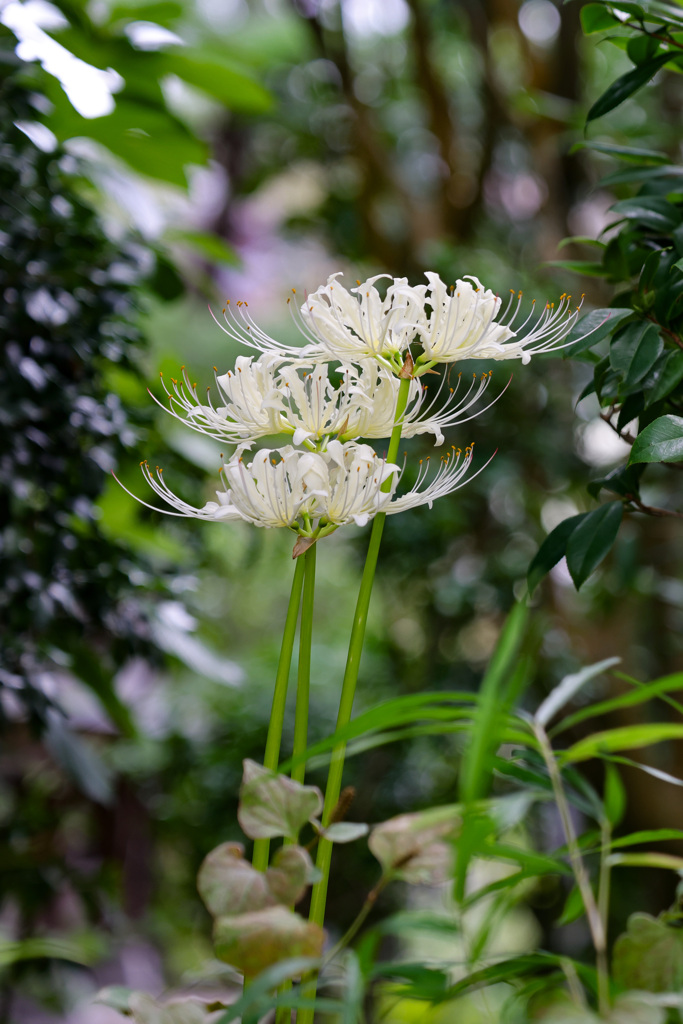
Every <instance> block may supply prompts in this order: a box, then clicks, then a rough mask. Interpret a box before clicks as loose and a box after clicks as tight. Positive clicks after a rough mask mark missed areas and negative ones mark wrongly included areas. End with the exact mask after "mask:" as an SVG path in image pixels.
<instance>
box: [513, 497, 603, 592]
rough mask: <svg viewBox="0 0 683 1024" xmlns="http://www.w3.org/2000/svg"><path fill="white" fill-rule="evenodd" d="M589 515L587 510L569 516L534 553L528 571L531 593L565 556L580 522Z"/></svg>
mask: <svg viewBox="0 0 683 1024" xmlns="http://www.w3.org/2000/svg"><path fill="white" fill-rule="evenodd" d="M587 515H588V513H587V512H582V513H580V514H579V515H577V516H569V518H568V519H563V520H562V522H561V523H559V525H558V526H556V527H555V529H554V530H551V532H550V533H549V534H548V536H547V537H546V539H545V540H544V541H543V543H542V544H541V546H540V548H539V549H538V551H537V552H536V554H535V555H534V557H533V559H532V562H531V565H530V566H529V571H528V573H527V585H528V587H529V593H530V594H533V592H534V590H535V589H536V587H537V586H538V584H539V583H540V582H541V580H542V579H543V577H544V576H545V575H546V574H547V573H549V572H550V570H551V569H552V568H553V566H554V565H557V563H558V562H559V561H560V559H561V558H564V555H565V551H566V549H567V541H568V540H569V538H570V536H571V534H572V533H573V532H574V530H575V529H576V528H577V526H578V525H579V523H580V522H581V521H582V520H583V519H585V518H586V516H587Z"/></svg>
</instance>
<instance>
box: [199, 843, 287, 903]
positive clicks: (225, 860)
mask: <svg viewBox="0 0 683 1024" xmlns="http://www.w3.org/2000/svg"><path fill="white" fill-rule="evenodd" d="M292 849H294V847H292ZM197 889H198V890H199V895H200V896H201V898H202V900H203V902H204V904H205V905H206V908H207V910H208V911H209V913H210V914H211V915H212V916H213V917H221V916H223V915H225V914H242V913H245V912H246V911H250V910H263V908H264V907H273V906H275V904H276V903H277V902H278V901H277V900H276V899H275V898H274V896H273V894H272V893H271V891H270V889H269V887H268V882H267V880H266V875H265V874H264V873H263V872H262V871H257V870H256V869H255V868H253V867H252V866H251V864H250V863H249V862H248V861H246V860H245V859H244V847H243V846H242V845H241V843H223V844H222V845H221V846H217V847H216V849H215V850H211V852H210V853H209V854H207V856H206V857H205V858H204V860H203V862H202V865H201V867H200V869H199V874H198V876H197Z"/></svg>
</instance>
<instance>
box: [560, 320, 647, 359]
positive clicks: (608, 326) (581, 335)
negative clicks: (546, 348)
mask: <svg viewBox="0 0 683 1024" xmlns="http://www.w3.org/2000/svg"><path fill="white" fill-rule="evenodd" d="M632 315H633V310H631V309H593V310H591V312H590V313H587V314H586V315H585V316H584V317H582V318H581V319H580V320H579V322H578V323H577V324H575V325H574V327H572V329H571V331H570V332H569V334H568V335H567V337H566V339H565V349H564V354H565V357H566V358H570V359H571V357H572V356H575V355H576V354H577V353H578V352H583V351H584V349H587V348H591V347H592V346H593V345H595V344H597V342H599V341H602V339H603V338H606V337H607V335H608V334H611V333H612V331H613V330H614V329H615V327H616V326H617V325H618V324H619V323H621V321H622V320H624V319H625V318H626V317H627V316H632Z"/></svg>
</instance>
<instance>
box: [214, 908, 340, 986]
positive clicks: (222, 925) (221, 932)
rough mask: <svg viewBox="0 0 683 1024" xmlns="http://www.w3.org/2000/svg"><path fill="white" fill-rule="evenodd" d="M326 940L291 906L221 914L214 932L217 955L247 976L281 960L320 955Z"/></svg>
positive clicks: (317, 928) (319, 929)
mask: <svg viewBox="0 0 683 1024" xmlns="http://www.w3.org/2000/svg"><path fill="white" fill-rule="evenodd" d="M324 939H325V933H324V932H323V930H322V928H320V927H319V926H318V925H317V924H313V923H311V922H309V921H305V920H304V919H303V917H300V916H299V914H295V913H294V911H293V910H288V909H287V907H269V908H267V909H266V910H256V911H253V912H252V913H249V914H238V915H237V916H234V917H220V918H219V919H218V920H217V921H216V927H215V931H214V943H215V947H216V956H217V957H218V958H219V960H223V961H224V962H225V963H228V964H231V965H232V966H233V967H235V968H236V969H237V970H238V971H242V973H243V974H244V975H245V977H247V978H253V977H254V976H255V975H257V974H259V973H260V971H262V970H264V969H265V968H266V967H270V966H271V965H272V964H276V963H278V962H279V961H280V960H290V959H291V958H292V957H299V956H311V957H319V956H320V954H321V953H322V948H323V941H324Z"/></svg>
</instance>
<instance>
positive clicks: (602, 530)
mask: <svg viewBox="0 0 683 1024" xmlns="http://www.w3.org/2000/svg"><path fill="white" fill-rule="evenodd" d="M623 512H624V506H623V504H622V502H620V501H610V502H608V503H607V504H606V505H601V506H600V508H596V509H595V511H593V512H588V513H587V514H586V516H585V517H584V519H583V520H582V521H581V522H580V523H579V524H578V526H577V527H576V529H574V530H572V532H571V535H570V537H569V539H568V541H567V568H568V569H569V572H570V574H571V577H572V579H573V580H574V585H575V586H576V589H577V590H578V589H579V588H580V587H581V586H582V584H583V583H585V581H586V580H587V579H588V577H589V576H590V574H591V573H592V572H593V571H594V569H596V568H597V566H598V565H599V564H600V562H601V561H602V560H603V558H604V557H605V555H606V554H607V552H608V551H609V549H610V548H611V547H612V545H613V544H614V541H615V539H616V536H617V533H618V531H619V526H620V524H621V517H622V515H623Z"/></svg>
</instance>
